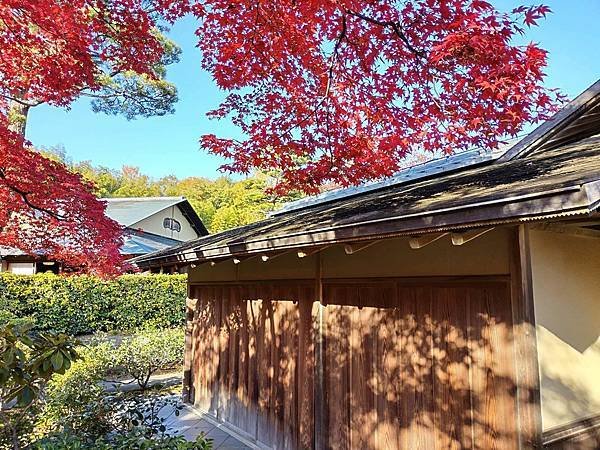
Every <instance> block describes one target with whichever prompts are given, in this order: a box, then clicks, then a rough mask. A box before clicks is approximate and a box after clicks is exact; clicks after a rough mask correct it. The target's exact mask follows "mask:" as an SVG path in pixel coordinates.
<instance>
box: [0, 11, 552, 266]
mask: <svg viewBox="0 0 600 450" xmlns="http://www.w3.org/2000/svg"><path fill="white" fill-rule="evenodd" d="M187 12H192V13H193V14H194V15H195V16H196V17H197V19H198V20H199V27H198V30H197V35H198V38H199V42H198V47H199V48H200V50H201V52H202V66H203V67H204V68H205V69H206V70H208V71H209V72H210V73H211V74H212V75H213V77H214V79H215V81H216V83H217V84H218V86H219V87H220V88H221V89H223V90H225V91H227V93H228V95H227V97H226V99H225V100H224V102H223V103H222V104H221V105H220V106H219V107H218V108H217V109H215V110H214V111H212V112H211V113H210V114H209V115H210V117H214V118H217V119H219V118H224V117H226V116H231V117H232V120H233V123H234V124H236V125H237V126H239V127H240V128H241V130H242V131H243V133H244V134H245V136H246V138H245V139H244V140H242V141H237V140H233V139H225V138H219V137H218V136H215V135H207V136H203V137H202V139H201V143H202V145H203V147H204V148H206V149H208V150H209V151H211V152H213V153H216V154H218V155H221V156H224V157H226V158H228V159H230V160H231V163H230V164H228V165H226V166H225V169H228V170H230V171H233V172H242V173H248V172H251V171H253V170H255V169H258V170H259V171H267V172H270V171H275V172H276V173H279V174H280V179H279V183H278V184H277V186H276V190H277V191H278V192H287V191H289V190H293V189H298V188H299V189H302V190H304V191H306V192H315V191H317V190H318V189H319V186H322V185H325V184H329V185H332V184H333V185H348V184H354V183H359V182H361V181H364V180H368V179H375V178H380V177H383V176H386V175H390V174H392V173H393V172H394V171H396V170H397V169H398V168H399V167H401V165H402V159H403V158H404V157H405V156H406V155H408V154H415V153H418V152H429V151H434V152H440V151H442V152H453V151H460V150H464V149H467V148H471V147H475V146H477V147H485V148H493V147H495V146H497V145H498V143H499V142H500V140H501V139H503V137H504V136H507V135H515V134H516V133H518V132H519V131H520V130H521V129H522V127H523V126H524V125H525V124H527V123H530V122H535V121H538V120H542V119H545V118H546V117H547V116H548V115H549V114H550V113H551V112H553V111H554V110H555V109H556V107H557V105H559V104H560V102H561V100H562V97H561V95H560V94H559V93H558V92H556V91H554V90H550V89H547V88H545V87H544V85H543V80H544V67H545V66H546V59H547V58H546V57H547V55H546V52H545V51H544V50H543V49H541V48H540V47H539V46H538V45H536V44H533V43H531V44H528V45H524V46H520V45H516V44H515V43H514V40H515V38H516V37H518V36H519V35H520V34H522V33H524V29H525V28H526V27H528V26H533V25H536V24H537V22H538V21H539V20H540V19H541V18H543V17H544V16H545V15H546V14H548V12H549V8H548V7H547V6H544V5H536V6H521V7H518V8H515V9H513V10H512V11H510V12H507V13H504V12H501V11H498V10H497V9H496V8H495V7H494V6H493V5H491V4H490V3H488V2H485V1H482V0H405V1H401V0H387V1H383V0H381V1H366V0H303V1H296V0H280V1H268V2H267V1H260V0H237V1H235V2H232V1H230V0H109V1H105V0H70V1H68V2H67V1H65V0H44V1H40V0H4V1H3V2H1V3H0V48H1V49H2V54H1V56H0V205H1V206H2V208H1V209H2V211H1V212H0V229H1V232H0V245H17V246H18V247H19V248H22V249H25V250H27V251H30V252H35V251H42V250H43V251H44V252H46V254H47V256H49V257H55V256H56V257H60V258H63V259H64V260H66V261H70V262H71V263H73V264H74V266H78V267H80V268H83V269H85V270H97V271H100V272H103V271H110V270H111V269H110V268H109V267H110V266H111V264H109V263H108V262H109V261H111V260H113V258H116V255H117V253H118V246H119V237H118V229H117V228H118V227H117V226H116V224H114V222H111V221H109V220H108V219H106V218H105V217H104V216H103V214H102V212H103V209H104V206H103V205H102V204H101V203H99V202H97V201H96V200H94V198H93V196H92V195H91V194H90V190H91V186H89V185H88V184H86V183H85V182H84V181H83V180H82V178H81V177H79V176H77V175H73V174H72V173H70V172H69V171H68V170H67V169H66V168H65V167H64V166H63V165H61V164H60V163H57V162H53V161H51V160H49V159H47V158H45V157H43V156H42V155H40V154H39V153H37V152H35V151H34V150H33V149H32V147H31V145H30V144H29V143H28V142H27V141H26V140H25V139H24V138H23V136H24V132H25V124H26V119H27V112H28V110H29V108H31V107H32V106H36V105H38V104H41V103H47V104H51V105H55V106H64V107H66V106H68V105H69V104H71V103H72V102H73V101H74V100H75V99H77V98H78V97H80V96H81V95H89V96H91V97H92V98H94V102H93V108H94V110H97V111H104V112H108V113H110V114H114V113H120V114H124V115H125V116H126V117H128V118H133V117H137V116H148V115H154V114H164V113H167V112H170V111H171V108H172V102H173V101H174V99H175V97H176V94H175V92H174V90H173V88H172V86H171V85H169V83H167V82H166V81H165V80H164V67H165V65H166V64H169V62H172V61H174V60H175V59H176V55H177V50H176V47H175V46H174V45H173V44H172V43H170V42H169V41H168V40H166V39H165V38H164V36H163V35H162V34H161V30H163V29H164V28H163V25H165V24H169V23H172V22H174V21H175V20H177V19H178V18H179V17H181V16H182V15H184V14H186V13H187ZM114 260H115V261H116V260H117V259H114Z"/></svg>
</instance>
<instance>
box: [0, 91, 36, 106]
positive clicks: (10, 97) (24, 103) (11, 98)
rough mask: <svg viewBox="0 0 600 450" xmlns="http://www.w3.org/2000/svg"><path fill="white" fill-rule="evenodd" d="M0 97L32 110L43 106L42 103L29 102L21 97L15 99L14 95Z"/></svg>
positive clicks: (1, 95) (0, 95)
mask: <svg viewBox="0 0 600 450" xmlns="http://www.w3.org/2000/svg"><path fill="white" fill-rule="evenodd" d="M0 97H3V98H5V99H6V100H9V101H11V102H15V103H19V104H20V105H23V106H28V107H30V108H33V107H34V106H38V105H41V104H42V102H40V101H34V102H28V101H25V100H23V99H21V98H19V97H13V96H12V95H7V94H0Z"/></svg>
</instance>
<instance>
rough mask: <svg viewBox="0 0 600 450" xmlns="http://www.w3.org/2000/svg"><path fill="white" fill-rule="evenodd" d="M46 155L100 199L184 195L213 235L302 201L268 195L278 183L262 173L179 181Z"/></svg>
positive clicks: (56, 152) (57, 152)
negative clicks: (88, 184)
mask: <svg viewBox="0 0 600 450" xmlns="http://www.w3.org/2000/svg"><path fill="white" fill-rule="evenodd" d="M44 154H45V155H46V156H48V157H52V158H55V159H58V160H60V161H62V162H63V163H65V164H66V165H67V166H68V167H69V168H70V169H71V170H72V171H74V172H77V173H79V174H81V175H82V176H83V177H84V178H85V179H86V180H88V181H91V182H92V183H93V184H94V185H95V187H96V189H95V193H96V195H97V196H98V197H107V198H110V197H159V196H184V197H186V198H187V199H188V200H189V202H190V204H191V205H192V207H193V208H194V209H195V211H196V213H198V215H199V216H200V218H201V219H202V221H203V222H204V225H205V226H206V228H207V229H208V230H209V231H210V232H211V233H218V232H219V231H223V230H227V229H230V228H234V227H238V226H242V225H247V224H249V223H252V222H255V221H257V220H261V219H264V218H265V216H266V215H267V213H269V212H271V211H273V210H274V209H277V208H279V207H280V206H281V205H282V204H283V203H285V202H288V201H291V200H295V199H298V198H300V194H299V193H293V194H291V195H289V196H287V197H275V196H273V195H270V194H268V193H267V191H268V189H269V187H272V185H273V184H274V180H275V177H274V176H270V175H268V174H261V173H259V174H255V175H253V176H251V177H248V178H245V179H243V180H238V181H234V180H231V179H229V178H226V177H220V178H217V179H215V180H210V179H208V178H200V177H189V178H183V179H178V178H177V177H175V176H173V175H170V176H166V177H163V178H161V179H159V180H154V179H152V178H150V177H149V176H147V175H144V174H143V173H141V172H140V170H139V168H137V167H130V166H123V168H122V169H121V170H120V171H117V170H111V169H108V168H106V167H96V166H94V165H92V163H91V162H89V161H84V162H79V163H74V162H73V161H70V160H69V158H68V157H67V154H66V151H65V149H64V148H62V147H54V148H50V149H46V150H45V152H44Z"/></svg>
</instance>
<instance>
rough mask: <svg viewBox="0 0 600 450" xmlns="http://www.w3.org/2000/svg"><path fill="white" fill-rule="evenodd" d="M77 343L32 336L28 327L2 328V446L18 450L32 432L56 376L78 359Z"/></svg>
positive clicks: (47, 335) (59, 337) (65, 338)
mask: <svg viewBox="0 0 600 450" xmlns="http://www.w3.org/2000/svg"><path fill="white" fill-rule="evenodd" d="M76 344H77V342H76V341H72V340H71V339H70V338H69V337H68V336H66V335H64V334H58V335H57V334H51V333H44V334H39V335H33V334H31V333H30V332H29V330H28V329H27V327H25V326H22V327H16V328H15V325H14V324H5V325H3V326H2V327H0V419H1V420H0V445H6V446H8V442H10V446H11V447H12V448H13V449H15V450H18V449H19V448H21V447H22V445H23V444H26V443H27V442H26V441H27V440H26V439H24V437H25V436H24V435H26V434H28V433H29V432H30V431H31V428H32V427H31V425H32V419H31V417H32V414H34V411H35V410H37V408H38V402H39V400H40V397H41V392H42V390H43V388H44V386H45V384H46V382H47V381H48V379H50V378H51V377H52V375H54V374H64V373H65V372H66V371H67V370H68V369H69V368H70V367H71V364H72V361H75V360H77V359H78V358H79V355H78V353H77V351H76V350H75V345H76Z"/></svg>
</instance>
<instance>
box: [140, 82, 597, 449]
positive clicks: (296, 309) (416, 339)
mask: <svg viewBox="0 0 600 450" xmlns="http://www.w3.org/2000/svg"><path fill="white" fill-rule="evenodd" d="M599 206H600V82H599V83H596V84H595V85H593V86H592V87H591V88H590V89H588V90H587V91H586V92H584V93H583V94H582V95H581V96H580V97H578V98H577V99H576V100H574V101H573V102H572V103H571V104H570V105H569V106H567V107H566V108H565V109H564V110H563V111H561V112H560V113H559V114H557V115H556V116H555V117H554V118H553V119H552V120H550V121H548V122H547V123H545V124H543V125H542V126H541V127H539V128H538V129H537V130H535V131H534V132H533V133H531V134H530V135H529V136H527V137H526V138H525V139H523V140H521V141H520V142H519V143H517V144H515V145H514V146H512V147H511V148H510V149H508V150H505V151H501V152H496V153H482V154H481V153H478V152H471V153H467V154H462V155H457V156H456V157H451V158H448V159H446V160H443V161H434V162H431V163H427V164H424V165H422V166H419V167H416V168H413V169H411V170H409V171H406V172H402V173H400V174H398V176H396V177H394V178H392V179H390V180H386V181H384V182H382V183H377V184H371V185H366V186H363V187H361V188H352V189H347V190H341V191H337V192H334V193H329V194H325V195H322V196H320V197H316V198H312V199H307V200H302V201H300V202H298V203H295V204H292V205H290V206H288V207H287V208H284V209H283V210H282V211H280V212H278V213H276V214H273V215H272V216H270V217H269V218H267V219H266V220H264V221H261V222H258V223H255V224H252V225H249V226H246V227H242V228H237V229H234V230H230V231H227V232H224V233H220V234H216V235H210V236H206V237H202V238H199V239H197V240H194V241H191V242H188V243H186V244H183V245H180V246H177V247H174V248H172V249H169V250H166V251H162V252H158V253H153V254H150V255H146V256H143V257H140V258H138V259H137V264H138V265H140V266H141V267H144V268H157V267H163V268H165V269H166V268H169V267H176V268H177V269H178V270H184V271H187V272H188V274H189V301H188V310H187V324H188V326H187V340H186V359H185V380H184V384H185V390H184V397H185V399H186V400H187V401H189V402H190V403H193V404H194V405H195V406H196V407H197V408H198V409H199V410H201V411H204V412H206V413H207V414H208V415H209V417H212V419H213V420H215V421H218V422H220V423H221V424H223V427H224V428H225V429H227V430H229V431H230V432H232V433H234V434H235V435H236V436H238V437H242V438H244V439H245V440H246V441H247V442H249V443H251V444H252V445H254V446H256V447H258V448H273V449H299V448H316V449H373V450H375V449H411V450H412V449H427V450H428V449H462V448H479V449H492V448H495V449H519V448H539V447H541V446H542V445H544V446H545V447H547V448H581V449H584V448H589V449H592V448H598V447H600V436H598V429H599V428H600V213H599V211H598V209H599Z"/></svg>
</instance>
